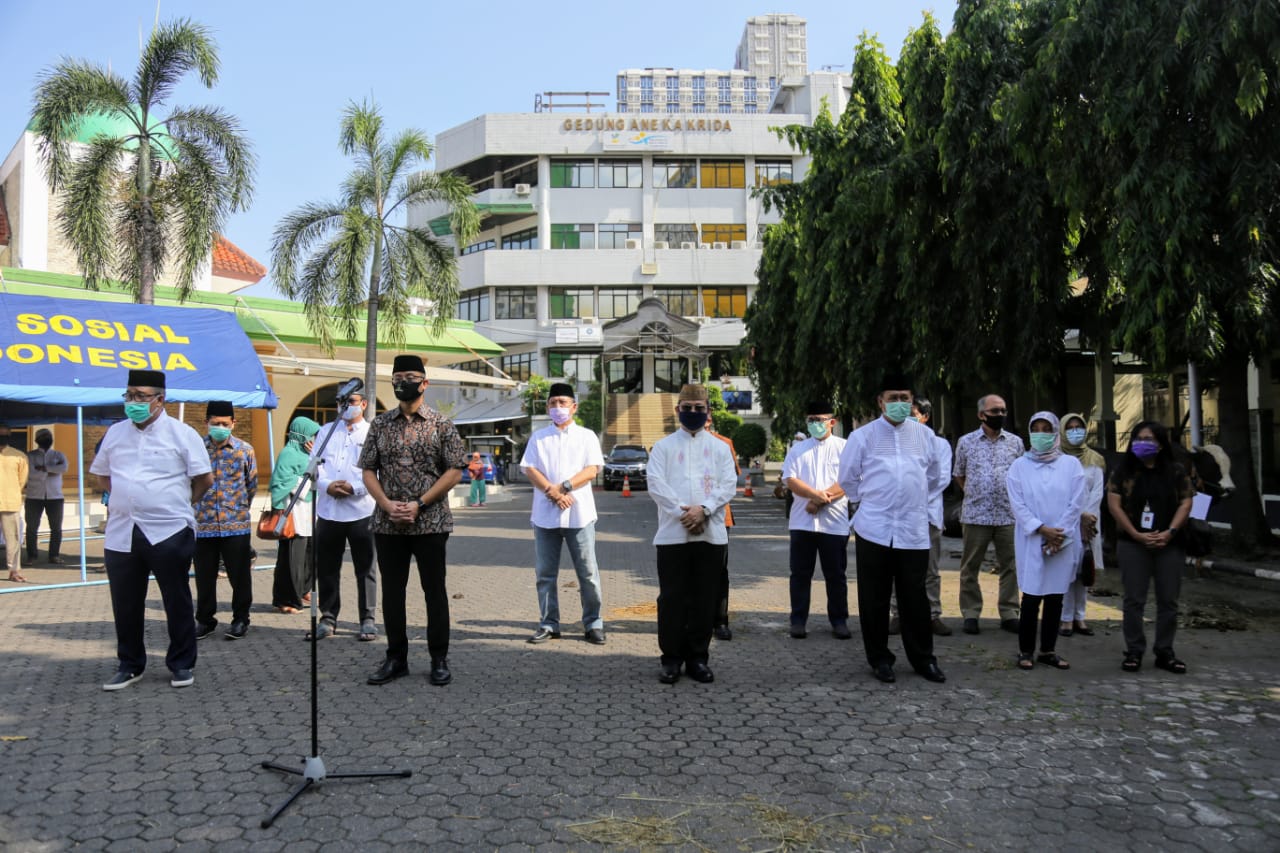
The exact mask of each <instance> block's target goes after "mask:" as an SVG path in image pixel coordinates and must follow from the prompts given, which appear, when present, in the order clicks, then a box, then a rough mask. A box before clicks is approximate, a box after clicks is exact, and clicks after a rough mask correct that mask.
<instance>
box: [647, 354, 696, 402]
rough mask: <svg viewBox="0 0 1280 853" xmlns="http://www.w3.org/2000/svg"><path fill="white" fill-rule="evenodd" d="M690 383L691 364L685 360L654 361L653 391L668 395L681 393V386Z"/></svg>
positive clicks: (660, 359) (657, 359)
mask: <svg viewBox="0 0 1280 853" xmlns="http://www.w3.org/2000/svg"><path fill="white" fill-rule="evenodd" d="M688 381H689V362H688V360H687V359H683V358H655V359H654V360H653V390H654V391H662V392H666V393H668V394H675V393H679V391H680V386H682V385H684V384H685V383H686V382H688Z"/></svg>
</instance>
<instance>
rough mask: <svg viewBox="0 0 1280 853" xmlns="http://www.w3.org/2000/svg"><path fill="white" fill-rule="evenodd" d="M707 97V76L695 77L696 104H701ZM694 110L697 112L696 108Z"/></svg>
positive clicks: (694, 93) (694, 95) (694, 97)
mask: <svg viewBox="0 0 1280 853" xmlns="http://www.w3.org/2000/svg"><path fill="white" fill-rule="evenodd" d="M706 99H707V78H706V77H694V78H693V102H694V103H695V104H699V103H702V102H703V101H705V100H706ZM694 112H697V110H694Z"/></svg>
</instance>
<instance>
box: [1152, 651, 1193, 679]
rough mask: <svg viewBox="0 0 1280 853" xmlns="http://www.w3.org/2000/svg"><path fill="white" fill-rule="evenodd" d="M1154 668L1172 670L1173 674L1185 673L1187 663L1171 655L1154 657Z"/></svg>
mask: <svg viewBox="0 0 1280 853" xmlns="http://www.w3.org/2000/svg"><path fill="white" fill-rule="evenodd" d="M1156 668H1157V669H1163V670H1166V671H1167V672H1172V673H1174V674H1175V675H1186V674H1187V665H1186V664H1185V663H1183V662H1182V661H1180V660H1178V659H1177V658H1176V657H1174V656H1173V655H1168V656H1167V657H1159V658H1156Z"/></svg>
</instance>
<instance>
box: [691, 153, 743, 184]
mask: <svg viewBox="0 0 1280 853" xmlns="http://www.w3.org/2000/svg"><path fill="white" fill-rule="evenodd" d="M700 165H701V167H702V188H703V189H736V188H740V187H744V186H746V168H747V167H746V163H745V161H743V160H703V161H701V163H700Z"/></svg>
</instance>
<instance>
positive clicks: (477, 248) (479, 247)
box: [462, 240, 495, 255]
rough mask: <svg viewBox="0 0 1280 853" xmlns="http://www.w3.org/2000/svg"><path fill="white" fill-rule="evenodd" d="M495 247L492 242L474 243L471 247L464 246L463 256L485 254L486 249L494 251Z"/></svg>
mask: <svg viewBox="0 0 1280 853" xmlns="http://www.w3.org/2000/svg"><path fill="white" fill-rule="evenodd" d="M494 245H495V244H494V242H493V241H492V240H481V241H480V242H479V243H472V244H471V245H470V246H464V247H463V248H462V254H464V255H474V254H475V253H476V252H483V251H485V250H486V249H492V248H493V247H494Z"/></svg>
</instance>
